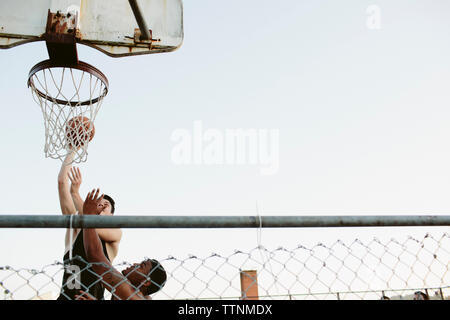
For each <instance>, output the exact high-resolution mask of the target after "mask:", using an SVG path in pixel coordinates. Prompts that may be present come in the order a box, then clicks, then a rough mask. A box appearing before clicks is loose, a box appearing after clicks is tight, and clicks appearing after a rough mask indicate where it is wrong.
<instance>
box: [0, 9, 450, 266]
mask: <svg viewBox="0 0 450 320" xmlns="http://www.w3.org/2000/svg"><path fill="white" fill-rule="evenodd" d="M370 5H376V6H378V8H379V9H381V11H380V12H381V15H380V29H370V28H368V26H367V20H368V18H369V15H368V13H367V11H366V10H367V8H368V7H369V6H370ZM449 9H450V3H449V2H448V1H446V0H435V1H426V0H413V1H412V0H408V1H406V0H397V1H387V0H386V1H382V0H373V1H366V0H346V1H334V0H320V1H317V0H314V1H312V0H311V1H297V0H283V1H273V0H272V1H267V0H257V1H256V0H246V1H238V0H231V1H222V2H218V1H202V2H199V1H184V34H185V38H184V43H183V45H182V47H181V48H180V49H179V50H177V51H175V52H173V53H165V54H157V55H145V56H138V57H127V58H111V57H108V56H106V55H104V54H102V53H100V52H99V51H96V50H94V49H92V48H88V47H85V46H78V53H79V57H80V60H83V61H86V62H88V63H90V64H93V65H94V66H96V67H97V68H99V69H100V70H102V71H103V72H104V73H105V74H106V75H107V77H108V78H109V81H110V91H109V93H108V95H107V97H106V98H105V100H104V104H103V106H102V109H101V110H100V112H99V114H98V116H97V119H96V122H95V126H96V135H95V137H94V139H93V141H92V142H91V144H90V145H89V158H88V160H87V162H86V163H83V164H81V165H80V168H81V170H82V174H83V180H84V181H83V185H82V187H81V190H82V194H83V196H84V195H85V194H86V193H87V192H88V191H89V190H90V189H92V188H94V187H100V188H101V190H102V191H104V192H106V193H108V194H110V195H111V196H113V197H114V198H115V199H116V202H117V215H254V214H256V209H255V208H256V202H258V206H259V210H260V214H261V215H347V214H350V215H365V214H380V215H383V214H405V215H406V214H436V215H444V214H448V212H449V209H450V198H449V191H450V166H449V163H450V146H449V142H448V139H449V136H450V126H449V120H450V109H449V106H450V90H448V85H449V83H450V61H449V57H450V42H449V41H448V39H449V36H450V13H449V12H450V10H449ZM44 59H47V51H46V47H45V43H44V42H38V43H31V44H28V45H24V46H19V47H16V48H13V49H10V50H2V51H0V70H1V71H0V95H1V100H0V101H1V102H0V110H1V114H2V118H3V121H2V123H1V125H0V145H1V150H2V151H1V154H2V157H1V160H0V163H1V166H0V178H1V180H2V183H0V198H1V200H2V201H1V207H0V214H54V215H58V214H60V210H59V203H58V194H57V183H56V182H57V174H58V171H59V168H60V164H61V163H60V162H59V161H58V160H53V159H46V158H45V157H44V152H43V147H44V125H43V121H42V114H41V111H40V109H39V107H38V105H36V103H35V102H34V101H33V100H32V96H31V93H30V91H29V89H28V88H27V86H26V80H27V75H28V72H29V69H30V68H31V67H32V66H33V65H34V64H36V63H37V62H39V61H41V60H44ZM194 121H201V122H202V125H203V127H204V128H213V129H217V130H219V131H220V132H225V130H227V129H237V128H243V129H250V128H253V129H277V130H278V131H279V170H278V172H277V173H276V174H273V175H261V173H260V168H259V166H255V165H251V164H244V165H175V164H174V163H173V161H172V159H171V152H172V149H173V147H174V145H175V143H174V142H173V141H172V140H171V136H172V134H173V132H174V131H175V130H177V129H186V130H189V131H191V132H192V130H193V125H194ZM429 230H430V228H428V229H425V228H424V229H412V228H404V229H401V230H399V229H398V228H397V229H395V228H384V229H378V230H373V229H371V230H370V231H369V233H370V235H374V234H376V233H379V234H383V235H385V236H387V237H391V236H394V235H399V234H401V233H402V232H404V233H405V234H411V233H414V232H418V231H420V232H426V231H429ZM433 230H435V229H433ZM447 230H448V229H447ZM331 231H332V232H330V230H299V229H297V230H283V231H280V230H264V231H263V237H262V241H263V244H264V245H265V246H267V247H277V246H279V245H286V246H290V245H296V244H298V243H308V242H312V243H315V242H318V241H326V240H327V239H328V240H329V241H335V240H336V239H342V238H345V237H348V238H354V237H357V236H359V235H360V234H362V233H364V234H366V233H367V232H368V231H367V229H364V230H362V229H352V230H348V229H347V230H342V229H341V230H338V229H332V230H331ZM63 238H64V230H42V229H41V230H39V229H27V230H6V229H3V230H0V242H1V243H2V245H1V246H0V265H5V264H8V265H15V266H17V267H34V268H36V267H40V266H43V265H46V264H49V263H52V262H54V261H55V260H61V259H62V254H63V248H64V247H63ZM256 245H257V243H256V231H255V230H249V229H246V230H200V231H199V230H124V237H123V240H122V244H121V246H120V251H119V256H118V257H117V259H116V261H117V262H120V261H123V260H126V261H133V260H135V259H138V260H139V259H141V258H142V257H143V256H152V257H153V256H154V257H157V258H162V257H166V256H167V255H169V254H171V255H174V256H186V255H187V254H188V253H198V254H203V253H205V254H209V253H210V252H212V251H222V252H223V251H230V250H232V249H245V248H253V247H255V246H256Z"/></svg>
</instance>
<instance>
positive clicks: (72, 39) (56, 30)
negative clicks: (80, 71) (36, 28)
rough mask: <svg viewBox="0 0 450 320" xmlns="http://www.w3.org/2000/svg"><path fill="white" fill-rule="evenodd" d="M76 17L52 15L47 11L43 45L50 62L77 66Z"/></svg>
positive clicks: (59, 14)
mask: <svg viewBox="0 0 450 320" xmlns="http://www.w3.org/2000/svg"><path fill="white" fill-rule="evenodd" d="M76 32H77V15H76V14H73V13H67V14H62V13H61V12H59V11H58V12H57V13H52V12H50V10H48V16H47V26H46V29H45V35H44V39H45V43H46V45H47V52H48V55H49V57H50V60H51V61H52V62H54V63H67V64H77V63H78V53H77V42H76Z"/></svg>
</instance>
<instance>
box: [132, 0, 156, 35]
mask: <svg viewBox="0 0 450 320" xmlns="http://www.w3.org/2000/svg"><path fill="white" fill-rule="evenodd" d="M128 2H129V3H130V7H131V10H133V14H134V17H135V18H136V22H137V24H138V26H139V29H140V30H141V36H140V40H152V35H151V34H150V31H149V29H148V27H147V23H146V22H145V19H144V16H143V15H142V11H141V8H140V7H139V4H138V3H137V0H128Z"/></svg>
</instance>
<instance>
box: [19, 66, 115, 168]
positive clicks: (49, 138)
mask: <svg viewBox="0 0 450 320" xmlns="http://www.w3.org/2000/svg"><path fill="white" fill-rule="evenodd" d="M28 87H29V88H30V89H31V92H32V94H33V98H34V100H35V101H36V102H37V103H38V104H39V106H40V107H41V110H42V114H43V116H44V126H45V147H44V152H45V156H46V157H50V158H53V159H60V160H61V161H63V160H64V158H65V157H66V155H67V154H69V153H71V152H73V154H74V158H73V161H72V162H76V163H79V162H84V161H86V159H87V154H88V153H87V149H88V145H89V141H90V140H91V139H92V138H93V135H94V132H95V127H94V121H95V117H96V115H97V113H98V111H99V109H100V106H101V104H102V101H103V98H104V97H105V96H106V94H107V93H108V79H107V78H106V76H105V75H104V74H103V73H102V72H101V71H100V70H98V69H96V68H95V67H93V66H91V65H89V64H87V63H85V62H82V61H79V62H76V63H64V62H52V61H51V60H45V61H42V62H40V63H38V64H36V65H35V66H34V67H33V68H31V70H30V73H29V75H28Z"/></svg>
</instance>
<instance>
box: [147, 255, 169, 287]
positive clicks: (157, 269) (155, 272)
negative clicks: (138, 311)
mask: <svg viewBox="0 0 450 320" xmlns="http://www.w3.org/2000/svg"><path fill="white" fill-rule="evenodd" d="M146 261H149V262H151V264H152V269H151V270H150V272H149V273H148V276H149V277H150V282H151V284H150V285H149V286H148V287H142V291H143V292H142V293H143V294H144V295H150V294H152V293H155V292H157V291H159V290H161V289H162V287H164V285H165V284H166V280H167V273H166V270H164V267H163V266H162V265H161V263H160V262H159V261H158V260H155V259H147V260H146Z"/></svg>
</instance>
